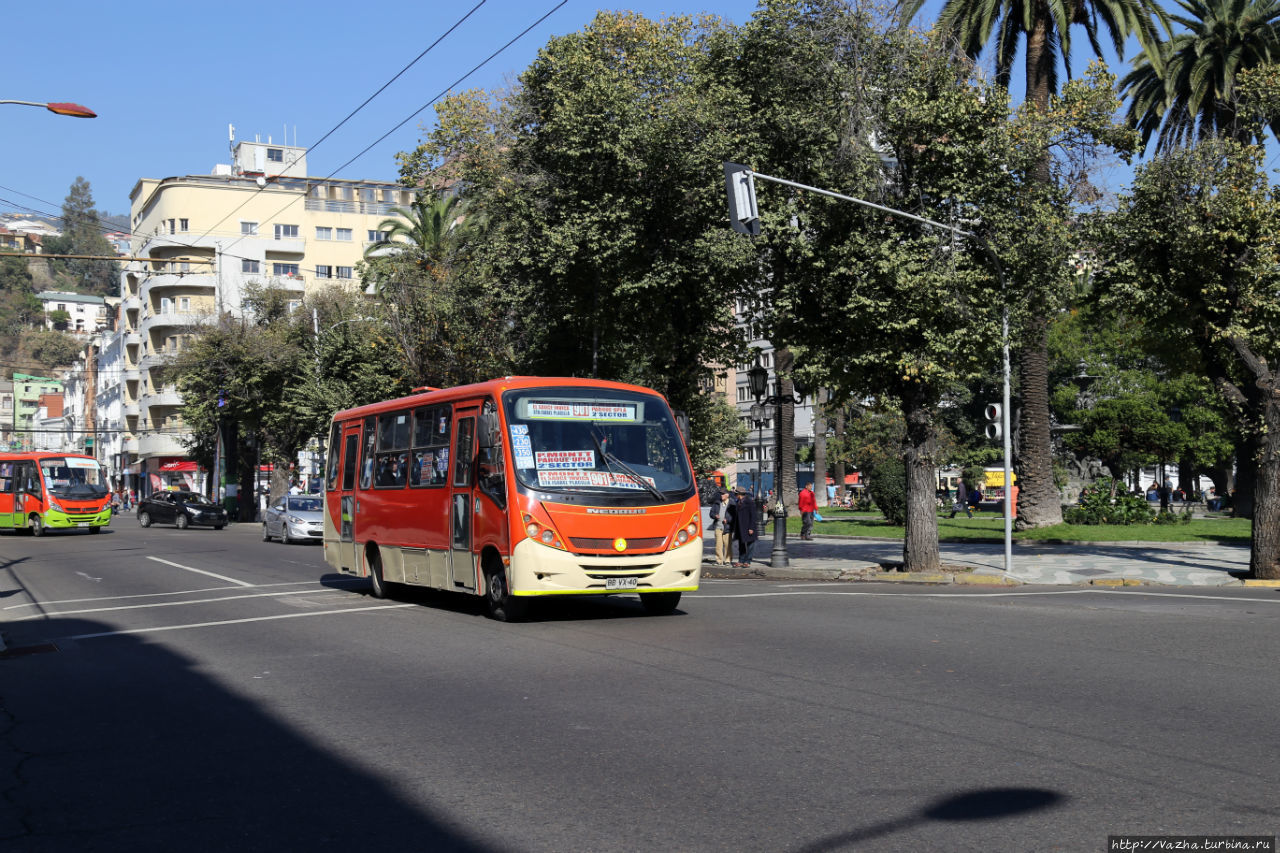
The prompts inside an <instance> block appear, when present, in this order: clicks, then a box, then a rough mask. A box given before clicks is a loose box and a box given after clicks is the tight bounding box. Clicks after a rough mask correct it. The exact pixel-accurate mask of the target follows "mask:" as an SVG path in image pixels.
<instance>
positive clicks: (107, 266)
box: [44, 177, 120, 296]
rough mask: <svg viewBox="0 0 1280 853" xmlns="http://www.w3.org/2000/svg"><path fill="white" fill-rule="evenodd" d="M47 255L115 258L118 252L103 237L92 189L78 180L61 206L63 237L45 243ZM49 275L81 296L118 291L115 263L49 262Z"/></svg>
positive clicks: (77, 259) (72, 260) (105, 261)
mask: <svg viewBox="0 0 1280 853" xmlns="http://www.w3.org/2000/svg"><path fill="white" fill-rule="evenodd" d="M44 251H45V254H58V255H97V256H107V257H109V256H113V255H115V249H114V248H112V246H111V244H110V243H108V242H107V238H106V237H104V236H102V223H101V220H100V219H99V217H98V211H97V209H95V208H94V206H93V188H92V187H91V186H90V185H89V182H88V181H86V180H85V179H84V178H82V177H77V178H76V179H75V182H74V183H73V184H72V185H71V190H70V191H69V192H68V193H67V197H66V200H64V201H63V203H62V235H61V236H59V237H50V238H48V239H46V240H45V241H44ZM50 271H51V272H53V273H54V274H55V275H57V276H58V277H59V278H61V279H62V281H63V282H64V284H65V286H66V287H68V288H70V289H72V290H75V291H76V292H79V293H96V294H99V295H102V296H109V295H111V294H114V293H116V292H118V291H119V289H120V283H119V281H118V280H117V273H118V271H119V267H118V265H117V264H116V262H115V261H110V260H89V259H83V258H67V259H62V260H52V261H50Z"/></svg>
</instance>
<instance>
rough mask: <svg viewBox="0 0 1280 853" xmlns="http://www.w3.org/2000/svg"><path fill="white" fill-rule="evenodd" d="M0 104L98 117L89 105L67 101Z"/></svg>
mask: <svg viewBox="0 0 1280 853" xmlns="http://www.w3.org/2000/svg"><path fill="white" fill-rule="evenodd" d="M0 104H21V105H22V106H24V107H44V108H45V109H46V110H48V111H49V112H51V113H57V114H58V115H60V116H71V117H72V118H97V117H98V114H97V113H95V112H94V111H93V110H91V109H89V108H88V107H82V106H80V105H79V104H72V103H67V102H65V101H61V102H55V103H49V104H46V103H43V102H41V101H0Z"/></svg>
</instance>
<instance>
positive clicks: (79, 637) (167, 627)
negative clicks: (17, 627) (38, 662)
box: [53, 604, 418, 643]
mask: <svg viewBox="0 0 1280 853" xmlns="http://www.w3.org/2000/svg"><path fill="white" fill-rule="evenodd" d="M417 606H418V605H416V604H381V605H377V606H374V607H347V608H343V609H341V610H317V611H315V612H312V613H282V614H280V615H279V616H254V617H251V618H248V619H226V620H223V621H221V622H194V623H192V624H190V625H165V626H162V627H157V628H129V629H127V630H122V631H101V632H99V633H96V634H75V635H73V636H70V637H59V638H58V639H56V640H54V641H53V642H55V643H56V642H58V640H96V639H98V638H99V637H119V636H123V635H125V634H158V633H160V632H161V631H186V630H189V629H191V628H218V627H221V626H223V625H245V624H247V623H249V622H272V621H275V620H277V619H301V618H302V617H304V616H334V615H338V614H342V613H368V612H370V611H373V610H398V609H403V608H405V607H417Z"/></svg>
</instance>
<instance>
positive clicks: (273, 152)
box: [267, 148, 284, 163]
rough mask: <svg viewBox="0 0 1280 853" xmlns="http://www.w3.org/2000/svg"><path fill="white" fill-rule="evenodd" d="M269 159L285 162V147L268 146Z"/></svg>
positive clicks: (273, 161)
mask: <svg viewBox="0 0 1280 853" xmlns="http://www.w3.org/2000/svg"><path fill="white" fill-rule="evenodd" d="M267 159H268V160H270V161H271V162H272V163H283V162H284V149H283V148H268V149H267Z"/></svg>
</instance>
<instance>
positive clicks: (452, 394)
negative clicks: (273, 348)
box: [324, 377, 702, 621]
mask: <svg viewBox="0 0 1280 853" xmlns="http://www.w3.org/2000/svg"><path fill="white" fill-rule="evenodd" d="M686 433H687V421H685V420H684V418H683V416H681V417H680V418H679V423H678V422H677V417H676V416H675V415H674V414H673V413H672V411H671V409H670V407H669V406H668V405H667V402H666V400H665V399H663V397H662V396H661V395H659V394H658V393H657V392H655V391H652V390H650V389H647V388H641V387H639V386H635V385H625V384H622V383H618V382H605V381H598V380H593V379H545V378H536V377H506V378H504V379H496V380H492V381H490V382H483V383H479V384H476V385H466V386H462V387H459V388H449V389H443V390H441V389H427V390H425V391H423V392H422V393H416V394H413V395H411V396H408V397H402V398H400V399H397V400H388V401H386V402H381V403H374V404H371V405H367V406H360V407H358V408H354V409H348V410H346V411H343V412H339V413H337V414H336V415H335V416H334V418H333V424H332V427H331V430H330V435H329V449H330V451H329V458H328V460H327V465H326V469H325V498H326V500H325V523H324V549H325V559H326V561H327V562H328V563H329V565H330V566H332V567H333V568H334V569H336V570H338V571H340V572H345V573H348V574H353V575H356V576H358V577H368V578H369V579H370V581H371V582H372V584H373V594H374V595H375V596H377V597H383V596H385V595H386V594H387V591H388V585H390V584H407V585H415V586H425V587H432V588H435V589H442V590H451V591H457V592H462V593H468V594H472V595H480V596H484V598H485V600H486V602H487V604H488V609H489V613H490V615H491V616H493V617H494V618H496V619H500V620H504V621H508V620H515V619H519V618H522V617H523V616H524V614H525V612H526V610H527V606H528V603H529V601H530V600H531V599H532V598H534V597H537V596H551V595H610V594H616V593H636V594H638V595H639V596H640V601H641V602H642V603H643V605H644V608H645V609H646V610H647V611H648V612H650V613H657V614H663V613H670V612H671V611H673V610H674V609H675V608H676V605H677V604H678V603H679V601H680V594H681V593H683V592H689V591H693V590H696V589H697V588H698V581H699V578H700V573H701V566H702V523H701V514H700V510H699V506H698V495H697V488H696V484H695V482H694V477H693V472H692V467H691V465H690V463H689V454H688V451H687V450H686V448H685V434H686Z"/></svg>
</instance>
